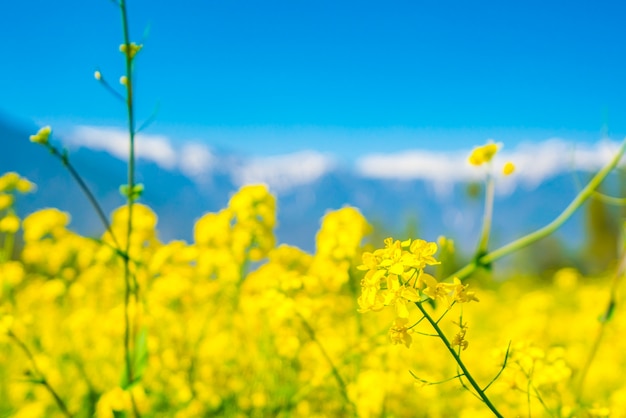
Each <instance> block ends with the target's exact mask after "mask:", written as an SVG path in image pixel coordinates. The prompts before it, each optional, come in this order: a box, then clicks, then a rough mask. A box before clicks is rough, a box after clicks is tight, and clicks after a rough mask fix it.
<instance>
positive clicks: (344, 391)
mask: <svg viewBox="0 0 626 418" xmlns="http://www.w3.org/2000/svg"><path fill="white" fill-rule="evenodd" d="M296 315H298V318H300V321H301V322H302V325H304V329H305V330H306V331H307V333H308V334H309V337H310V338H311V340H313V341H314V342H315V344H317V347H318V348H319V349H320V352H321V353H322V355H323V356H324V359H326V362H327V363H328V365H329V366H330V368H331V371H332V374H333V376H334V377H335V380H336V381H337V385H338V386H339V389H340V391H341V395H342V397H343V398H344V400H345V401H346V402H347V403H348V404H349V405H351V406H352V408H353V411H354V412H355V415H356V406H355V405H354V403H352V401H351V400H350V398H349V397H348V387H347V385H346V382H345V381H344V380H343V378H342V377H341V374H340V373H339V370H338V369H337V367H336V366H335V364H334V363H333V360H332V359H331V358H330V355H329V354H328V352H327V351H326V349H325V348H324V346H323V345H322V343H320V341H319V340H318V339H317V336H316V335H315V330H314V329H313V327H311V325H310V324H309V323H308V321H307V320H306V319H305V318H304V317H303V316H302V315H301V314H300V312H298V311H296Z"/></svg>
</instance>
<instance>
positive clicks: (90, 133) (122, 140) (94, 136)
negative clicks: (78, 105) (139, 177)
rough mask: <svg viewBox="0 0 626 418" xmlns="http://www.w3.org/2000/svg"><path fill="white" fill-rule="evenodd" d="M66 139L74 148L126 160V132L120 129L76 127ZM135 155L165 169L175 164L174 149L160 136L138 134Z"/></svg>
mask: <svg viewBox="0 0 626 418" xmlns="http://www.w3.org/2000/svg"><path fill="white" fill-rule="evenodd" d="M68 139H69V142H70V144H72V145H74V146H79V147H81V146H84V147H87V148H91V149H94V150H101V151H106V152H108V153H110V154H111V155H113V156H115V157H117V158H120V159H123V160H128V132H126V131H123V130H121V129H117V128H110V127H94V126H77V127H76V128H75V129H74V131H73V132H72V134H71V135H70V136H69V138H68ZM135 155H136V156H137V158H141V159H146V160H150V161H154V162H155V163H156V164H158V165H159V166H160V167H162V168H165V169H172V168H174V167H175V166H176V162H177V158H176V152H175V151H174V148H173V147H172V145H171V144H170V141H169V139H168V138H167V137H165V136H162V135H144V134H138V135H137V136H136V137H135Z"/></svg>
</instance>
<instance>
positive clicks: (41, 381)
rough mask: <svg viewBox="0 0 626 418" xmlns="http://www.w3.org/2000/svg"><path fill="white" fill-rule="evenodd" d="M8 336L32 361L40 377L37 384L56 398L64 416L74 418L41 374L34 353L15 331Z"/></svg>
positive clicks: (34, 369)
mask: <svg viewBox="0 0 626 418" xmlns="http://www.w3.org/2000/svg"><path fill="white" fill-rule="evenodd" d="M8 335H9V337H10V338H11V339H13V341H15V343H16V344H17V345H18V347H20V349H21V350H22V351H23V352H24V354H26V357H28V360H29V361H30V363H31V365H32V367H33V371H34V372H35V373H36V374H37V377H38V380H37V383H39V384H41V385H43V387H45V388H46V390H47V391H48V392H49V393H50V395H52V397H53V398H54V401H55V402H56V403H57V406H58V407H59V409H60V410H61V412H62V413H63V415H65V416H66V417H68V418H72V416H73V415H72V414H71V413H70V411H69V410H68V409H67V406H66V405H65V402H63V399H61V397H60V396H59V394H58V393H57V392H56V391H55V390H54V388H53V387H52V386H51V385H50V382H48V379H46V376H45V375H44V374H43V373H42V372H41V370H40V369H39V366H37V361H36V360H35V356H33V353H31V351H30V350H29V349H28V347H27V346H26V344H24V342H23V341H22V340H20V339H19V338H18V336H17V335H15V334H14V333H13V331H9V333H8Z"/></svg>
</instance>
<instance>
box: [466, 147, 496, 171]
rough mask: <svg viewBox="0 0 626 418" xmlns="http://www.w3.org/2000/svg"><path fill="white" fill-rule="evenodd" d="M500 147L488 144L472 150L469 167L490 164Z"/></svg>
mask: <svg viewBox="0 0 626 418" xmlns="http://www.w3.org/2000/svg"><path fill="white" fill-rule="evenodd" d="M499 148H500V146H499V145H498V144H495V143H493V142H489V143H487V144H485V145H482V146H480V147H476V148H474V149H473V150H472V153H471V154H470V156H469V158H468V161H469V163H470V164H471V165H475V166H479V165H483V164H485V163H488V162H490V161H491V160H492V159H493V157H494V155H496V153H497V152H498V149H499Z"/></svg>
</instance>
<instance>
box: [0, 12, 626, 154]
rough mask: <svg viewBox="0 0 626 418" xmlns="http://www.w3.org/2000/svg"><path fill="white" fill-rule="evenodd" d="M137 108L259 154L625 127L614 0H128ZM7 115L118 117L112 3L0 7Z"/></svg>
mask: <svg viewBox="0 0 626 418" xmlns="http://www.w3.org/2000/svg"><path fill="white" fill-rule="evenodd" d="M128 4H129V13H130V19H131V34H132V39H133V40H134V41H137V42H143V43H144V50H142V52H141V54H140V55H139V56H138V58H137V62H136V76H137V97H138V102H137V108H138V115H139V119H145V118H147V117H149V116H150V114H151V113H152V111H153V109H154V108H155V106H157V104H158V106H159V113H158V115H157V120H156V122H155V123H154V124H153V125H152V126H150V128H149V129H148V130H147V131H146V133H150V134H158V135H165V136H167V137H168V138H170V139H171V141H173V143H174V144H176V143H178V142H180V143H182V142H184V141H188V140H202V141H205V142H206V143H207V144H209V145H213V146H218V147H228V148H232V149H238V150H244V151H247V152H249V153H251V154H261V155H267V154H280V153H283V152H291V151H295V150H298V149H302V148H313V149H317V150H319V151H323V152H332V153H336V154H338V155H344V156H347V155H351V154H353V153H359V154H363V153H371V152H395V151H399V150H403V149H407V148H419V149H433V150H446V149H455V148H459V147H462V148H470V147H471V146H472V145H475V144H478V143H482V142H484V141H485V140H486V139H488V138H493V139H495V140H497V141H503V142H505V144H507V147H508V146H509V144H512V145H514V144H516V143H518V142H522V141H528V140H534V141H542V140H545V139H548V138H551V137H560V138H563V139H566V140H571V141H577V142H594V141H597V140H598V139H600V138H601V137H602V135H603V133H607V132H608V134H609V136H610V137H611V138H613V139H617V140H619V139H621V137H622V136H623V135H624V134H625V133H626V25H624V21H623V17H624V16H626V3H623V2H619V1H604V2H600V1H599V2H593V3H592V2H576V1H567V2H566V1H562V2H561V1H558V2H557V1H552V2H545V1H525V2H504V1H474V2H467V1H457V2H451V1H418V0H414V1H386V2H370V1H337V0H335V1H326V0H316V1H305V0H289V1H287V0H285V1H272V0H268V1H263V2H259V1H238V0H230V1H225V0H220V1H218V0H215V1H214V0H181V1H178V2H171V1H170V2H166V1H161V0H129V1H128ZM0 39H1V40H2V42H0V53H1V54H2V56H3V58H4V59H3V64H2V65H1V66H0V112H3V113H5V114H8V115H10V116H11V117H14V118H16V119H18V120H21V121H25V122H34V123H37V124H48V123H49V124H52V125H53V128H58V129H57V132H59V131H61V132H63V131H64V130H65V131H69V130H71V129H72V126H74V125H94V126H118V127H119V126H123V124H124V117H125V110H124V107H123V105H121V104H120V103H119V102H117V101H116V100H115V99H114V98H113V97H112V96H111V95H109V94H108V93H107V92H106V91H105V90H104V89H102V87H101V86H99V85H98V83H97V82H95V80H94V79H93V72H94V70H96V69H99V70H100V71H102V73H103V74H104V76H105V77H106V78H107V79H109V80H110V81H111V82H112V84H113V85H117V83H116V80H117V79H118V78H119V76H120V75H121V74H122V71H123V57H122V55H121V54H120V53H119V52H118V46H119V44H120V43H121V27H120V18H119V14H118V10H117V8H116V7H115V6H114V4H113V3H112V2H111V1H109V0H89V1H86V0H58V1H54V2H51V1H49V0H22V1H12V2H6V4H4V5H3V7H2V13H0Z"/></svg>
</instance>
